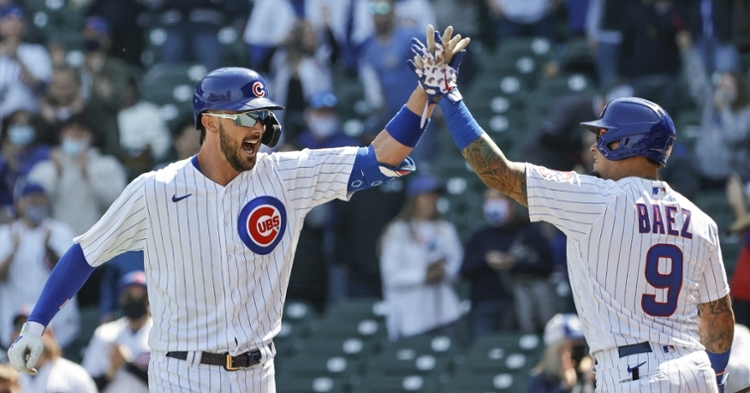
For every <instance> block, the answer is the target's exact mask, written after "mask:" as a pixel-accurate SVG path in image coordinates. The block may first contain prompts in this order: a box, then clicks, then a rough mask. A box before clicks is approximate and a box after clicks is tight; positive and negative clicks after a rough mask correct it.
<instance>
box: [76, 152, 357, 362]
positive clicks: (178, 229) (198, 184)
mask: <svg viewBox="0 0 750 393" xmlns="http://www.w3.org/2000/svg"><path fill="white" fill-rule="evenodd" d="M356 154H357V148H356V147H344V148H337V149H320V150H302V151H299V152H286V153H274V154H270V155H269V154H265V153H261V154H259V155H258V160H257V163H256V166H255V167H254V168H253V169H252V170H250V171H247V172H243V173H241V174H240V175H239V176H237V177H236V178H235V179H233V180H232V181H231V182H229V184H227V185H226V187H222V186H220V185H218V184H216V183H214V182H212V181H211V180H209V179H208V178H207V177H205V176H204V175H203V174H202V173H201V172H200V171H199V170H198V169H197V168H196V167H195V165H194V164H193V162H192V161H193V160H183V161H179V162H176V163H174V164H171V165H169V166H167V167H166V168H164V169H161V170H159V171H156V172H150V173H147V174H144V175H142V176H140V177H139V178H137V179H136V180H134V181H133V182H132V183H131V184H130V185H128V187H127V188H126V189H125V191H123V193H122V195H121V196H120V197H119V198H118V199H117V200H116V201H115V202H114V203H113V204H112V206H111V207H110V209H109V210H108V211H107V213H106V214H105V215H104V216H103V217H102V219H101V220H99V222H97V223H96V224H95V225H94V226H93V227H92V228H91V229H90V230H89V231H88V232H86V233H85V234H83V235H82V236H80V237H77V238H76V239H75V241H76V242H78V243H80V245H81V248H82V249H83V253H84V255H85V256H86V260H87V261H88V263H89V264H91V265H92V266H98V265H100V264H102V263H104V262H105V261H107V260H109V259H111V258H112V257H114V256H115V255H118V254H121V253H123V252H126V251H131V250H143V251H144V262H145V270H146V275H147V279H148V283H149V285H148V295H149V300H150V302H151V313H152V316H153V319H154V327H153V329H152V330H151V334H150V337H149V346H150V347H151V349H152V351H208V352H215V353H223V352H229V353H231V354H233V355H237V354H240V353H244V352H246V351H249V350H253V349H255V348H259V347H262V346H264V345H268V344H269V342H270V341H271V339H272V338H273V337H274V336H275V335H276V334H277V333H278V332H279V330H280V327H281V313H282V308H283V302H284V297H285V294H286V289H287V285H288V283H289V273H290V271H291V268H292V261H293V259H294V251H295V248H296V246H297V241H298V239H299V235H300V230H301V229H302V224H303V221H304V217H305V214H307V212H308V211H310V209H312V208H313V207H315V206H317V205H320V204H322V203H324V202H326V201H329V200H332V199H334V198H340V199H346V198H348V195H347V181H348V178H349V175H350V174H351V171H352V166H353V164H354V158H355V156H356ZM196 162H197V160H196Z"/></svg>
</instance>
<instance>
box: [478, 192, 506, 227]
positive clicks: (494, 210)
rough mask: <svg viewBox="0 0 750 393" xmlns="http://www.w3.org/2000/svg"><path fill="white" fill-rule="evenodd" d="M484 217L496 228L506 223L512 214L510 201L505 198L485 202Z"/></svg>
mask: <svg viewBox="0 0 750 393" xmlns="http://www.w3.org/2000/svg"><path fill="white" fill-rule="evenodd" d="M483 210H484V219H485V220H487V223H488V224H490V226H493V227H495V228H499V227H501V226H502V225H503V224H505V220H507V219H508V216H509V215H510V202H508V201H506V200H505V199H490V200H488V201H486V202H485V203H484V207H483Z"/></svg>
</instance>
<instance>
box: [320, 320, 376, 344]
mask: <svg viewBox="0 0 750 393" xmlns="http://www.w3.org/2000/svg"><path fill="white" fill-rule="evenodd" d="M310 332H311V334H313V335H317V336H319V337H323V336H325V337H332V338H340V337H360V338H362V339H363V340H378V339H380V338H384V337H385V336H386V335H387V333H386V330H385V322H384V321H383V320H380V319H375V318H365V319H349V320H338V319H329V318H323V319H321V320H318V321H313V322H312V323H311V324H310Z"/></svg>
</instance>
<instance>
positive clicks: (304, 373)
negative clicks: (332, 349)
mask: <svg viewBox="0 0 750 393" xmlns="http://www.w3.org/2000/svg"><path fill="white" fill-rule="evenodd" d="M359 371H360V361H358V360H352V359H349V358H346V357H344V356H332V357H321V356H319V355H318V354H315V353H303V354H299V355H296V356H292V357H290V358H286V359H283V360H281V361H280V362H277V373H278V374H279V375H282V376H283V377H291V378H317V377H329V378H332V379H335V380H340V381H349V380H350V379H351V378H352V377H353V376H355V375H357V373H358V372H359Z"/></svg>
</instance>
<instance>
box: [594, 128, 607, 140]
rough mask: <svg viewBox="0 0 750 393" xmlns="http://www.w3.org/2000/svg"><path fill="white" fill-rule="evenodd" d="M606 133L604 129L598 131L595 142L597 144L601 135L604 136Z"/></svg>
mask: <svg viewBox="0 0 750 393" xmlns="http://www.w3.org/2000/svg"><path fill="white" fill-rule="evenodd" d="M606 133H607V129H606V128H601V129H599V132H597V133H596V141H597V142H599V139H601V138H602V135H604V134H606Z"/></svg>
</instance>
